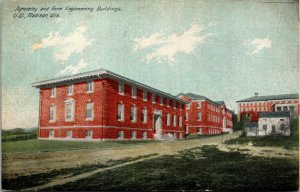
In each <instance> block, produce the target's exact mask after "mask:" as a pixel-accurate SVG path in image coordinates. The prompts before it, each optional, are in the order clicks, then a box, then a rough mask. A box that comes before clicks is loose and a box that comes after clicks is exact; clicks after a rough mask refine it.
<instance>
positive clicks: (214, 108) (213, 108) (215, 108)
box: [207, 103, 221, 113]
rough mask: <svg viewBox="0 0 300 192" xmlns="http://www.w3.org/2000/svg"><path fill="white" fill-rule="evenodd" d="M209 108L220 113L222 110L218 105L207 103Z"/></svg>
mask: <svg viewBox="0 0 300 192" xmlns="http://www.w3.org/2000/svg"><path fill="white" fill-rule="evenodd" d="M207 108H208V109H210V110H212V111H215V112H218V113H220V112H221V110H220V108H218V107H216V106H214V105H211V104H209V103H208V104H207Z"/></svg>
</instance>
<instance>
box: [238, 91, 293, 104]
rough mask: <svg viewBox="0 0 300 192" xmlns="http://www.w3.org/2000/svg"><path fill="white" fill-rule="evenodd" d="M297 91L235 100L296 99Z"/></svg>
mask: <svg viewBox="0 0 300 192" xmlns="http://www.w3.org/2000/svg"><path fill="white" fill-rule="evenodd" d="M298 98H299V94H298V93H292V94H281V95H266V96H253V97H249V98H247V99H242V100H239V101H237V102H250V101H268V100H281V99H298Z"/></svg>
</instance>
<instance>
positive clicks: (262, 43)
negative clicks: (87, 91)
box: [244, 38, 272, 55]
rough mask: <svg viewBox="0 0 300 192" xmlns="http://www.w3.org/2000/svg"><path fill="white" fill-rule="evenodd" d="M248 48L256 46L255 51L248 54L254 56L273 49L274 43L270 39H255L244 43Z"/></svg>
mask: <svg viewBox="0 0 300 192" xmlns="http://www.w3.org/2000/svg"><path fill="white" fill-rule="evenodd" d="M244 44H245V45H247V46H249V45H250V46H254V50H253V51H252V52H250V53H247V54H248V55H253V54H257V53H259V52H260V51H261V50H262V49H264V48H271V47H272V41H271V40H270V39H269V38H264V39H258V38H255V39H253V40H247V41H245V42H244Z"/></svg>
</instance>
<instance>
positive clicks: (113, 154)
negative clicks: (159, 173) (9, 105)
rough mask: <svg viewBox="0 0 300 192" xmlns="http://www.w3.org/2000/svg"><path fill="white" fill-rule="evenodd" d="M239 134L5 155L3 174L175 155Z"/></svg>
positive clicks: (10, 176) (33, 172)
mask: <svg viewBox="0 0 300 192" xmlns="http://www.w3.org/2000/svg"><path fill="white" fill-rule="evenodd" d="M238 135H239V132H236V133H233V134H232V135H220V136H214V137H207V138H203V139H196V140H181V141H174V142H171V141H169V142H168V141H163V142H153V143H146V144H143V145H137V146H123V147H115V148H110V149H108V148H102V149H84V150H76V151H75V150H71V151H57V152H44V153H38V152H37V153H30V154H28V153H22V154H7V155H6V156H5V157H4V158H3V159H2V163H3V166H2V172H3V174H4V175H5V177H7V178H15V177H19V176H25V175H31V174H37V173H46V172H50V171H52V170H60V169H63V168H72V167H78V166H81V165H88V164H96V163H101V164H105V163H107V162H108V161H109V160H120V159H124V158H126V157H137V156H141V155H149V154H154V153H157V154H159V155H165V154H166V155H167V154H169V155H171V154H176V153H177V152H179V151H182V150H185V149H190V148H193V147H199V146H202V145H212V144H218V143H220V142H222V140H227V139H230V138H235V137H238Z"/></svg>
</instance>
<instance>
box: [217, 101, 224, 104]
mask: <svg viewBox="0 0 300 192" xmlns="http://www.w3.org/2000/svg"><path fill="white" fill-rule="evenodd" d="M215 102H216V103H218V104H219V105H225V102H224V101H215Z"/></svg>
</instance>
